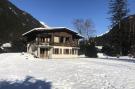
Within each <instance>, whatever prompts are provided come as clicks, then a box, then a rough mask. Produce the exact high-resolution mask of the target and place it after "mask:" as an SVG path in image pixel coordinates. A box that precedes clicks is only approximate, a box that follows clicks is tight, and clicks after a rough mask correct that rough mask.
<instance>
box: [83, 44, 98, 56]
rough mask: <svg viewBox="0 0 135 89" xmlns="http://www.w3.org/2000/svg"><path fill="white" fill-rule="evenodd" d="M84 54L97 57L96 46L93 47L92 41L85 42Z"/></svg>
mask: <svg viewBox="0 0 135 89" xmlns="http://www.w3.org/2000/svg"><path fill="white" fill-rule="evenodd" d="M85 56H86V57H92V58H96V57H97V48H96V47H95V43H94V42H92V43H90V44H86V46H85Z"/></svg>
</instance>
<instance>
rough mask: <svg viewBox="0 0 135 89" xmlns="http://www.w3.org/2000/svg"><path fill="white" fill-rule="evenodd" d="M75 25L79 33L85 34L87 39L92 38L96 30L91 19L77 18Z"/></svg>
mask: <svg viewBox="0 0 135 89" xmlns="http://www.w3.org/2000/svg"><path fill="white" fill-rule="evenodd" d="M73 25H74V27H75V29H76V30H77V31H78V33H79V34H81V35H82V36H84V37H85V39H90V37H92V36H93V35H94V33H95V31H96V30H95V29H94V25H93V23H92V21H91V20H90V19H86V20H84V19H75V20H74V21H73Z"/></svg>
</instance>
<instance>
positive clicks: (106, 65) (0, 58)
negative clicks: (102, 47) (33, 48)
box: [0, 53, 135, 89]
mask: <svg viewBox="0 0 135 89" xmlns="http://www.w3.org/2000/svg"><path fill="white" fill-rule="evenodd" d="M0 89H135V63H133V62H126V61H119V60H109V59H95V58H83V57H81V58H76V59H49V60H42V59H35V58H33V57H32V56H31V55H29V54H25V53H24V54H21V53H7V54H0Z"/></svg>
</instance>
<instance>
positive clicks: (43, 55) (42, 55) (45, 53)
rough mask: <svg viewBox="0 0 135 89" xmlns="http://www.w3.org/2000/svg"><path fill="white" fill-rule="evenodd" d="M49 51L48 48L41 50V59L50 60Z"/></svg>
mask: <svg viewBox="0 0 135 89" xmlns="http://www.w3.org/2000/svg"><path fill="white" fill-rule="evenodd" d="M48 54H49V49H48V48H41V49H40V57H41V58H48V57H49V55H48Z"/></svg>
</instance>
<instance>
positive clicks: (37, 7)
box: [10, 0, 135, 35]
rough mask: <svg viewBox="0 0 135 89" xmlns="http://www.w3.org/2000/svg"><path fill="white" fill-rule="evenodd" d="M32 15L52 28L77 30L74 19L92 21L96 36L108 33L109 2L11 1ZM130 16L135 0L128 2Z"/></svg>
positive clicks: (105, 0) (78, 0)
mask: <svg viewBox="0 0 135 89" xmlns="http://www.w3.org/2000/svg"><path fill="white" fill-rule="evenodd" d="M10 1H11V2H12V3H13V4H15V5H16V6H17V7H19V8H20V9H21V10H24V11H26V12H28V13H30V14H31V15H32V16H33V17H35V18H36V19H37V20H39V21H42V22H44V23H45V24H46V25H48V26H51V27H67V28H70V29H72V30H75V28H74V26H73V21H74V19H90V20H92V22H93V24H94V27H95V30H96V33H95V34H96V35H100V34H102V33H105V32H106V31H108V30H109V29H108V28H109V26H110V20H109V19H108V18H109V17H110V15H109V14H108V11H109V9H108V1H109V0H10ZM128 5H129V9H130V14H135V0H128Z"/></svg>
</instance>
